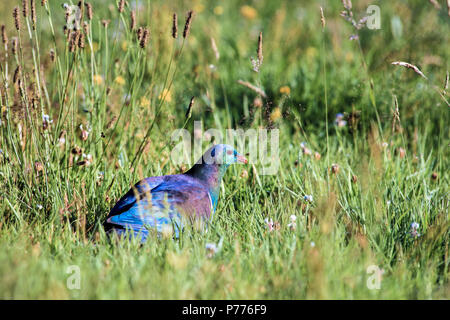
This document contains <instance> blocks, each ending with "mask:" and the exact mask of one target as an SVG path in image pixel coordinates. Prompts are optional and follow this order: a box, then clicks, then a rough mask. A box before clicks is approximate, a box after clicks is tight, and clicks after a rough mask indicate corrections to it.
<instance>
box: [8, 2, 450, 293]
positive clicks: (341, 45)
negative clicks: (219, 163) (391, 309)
mask: <svg viewBox="0 0 450 320" xmlns="http://www.w3.org/2000/svg"><path fill="white" fill-rule="evenodd" d="M65 2H66V3H65V4H64V1H59V0H55V1H45V0H35V1H30V0H28V1H18V0H14V1H2V2H1V3H0V25H1V27H2V29H1V37H2V39H1V40H2V43H1V47H0V105H1V114H0V116H1V118H0V297H1V298H4V299H10V298H25V299H29V298H43V299H49V298H55V299H117V298H120V299H127V298H128V299H142V298H145V299H147V298H148V299H381V298H383V299H429V298H433V299H448V298H449V297H450V285H449V282H448V280H449V270H448V269H449V257H448V246H449V239H450V237H449V216H448V206H449V187H448V183H449V170H448V168H449V158H448V153H449V145H450V144H449V143H450V140H449V130H448V123H449V103H448V99H449V95H448V61H449V58H450V50H449V46H448V43H449V34H450V24H449V22H450V16H449V15H450V12H449V11H448V10H450V8H447V6H446V3H445V1H422V0H411V1H389V2H388V1H383V2H380V1H366V0H361V1H354V2H353V3H352V4H351V5H350V3H351V2H350V1H348V0H347V1H343V2H340V1H269V0H253V1H238V0H227V1H218V0H212V1H206V0H191V1H162V0H156V1H141V0H139V1H138V0H128V1H127V2H125V1H117V2H115V1H106V0H95V1H93V0H91V1H90V2H88V1H84V0H82V1H80V3H78V1H67V0H66V1H65ZM433 3H435V4H433ZM436 3H437V5H436ZM371 4H375V5H378V6H379V8H380V22H381V28H380V29H369V28H367V26H365V25H364V20H363V21H361V20H360V19H362V18H363V17H364V16H366V15H367V14H366V9H367V7H368V6H369V5H371ZM321 7H322V8H323V11H322V12H323V13H322V15H321V9H320V8H321ZM76 8H81V10H80V11H78V10H77V9H76ZM343 11H344V13H343ZM174 14H176V16H174ZM352 17H353V19H354V20H355V23H352V21H351V20H352ZM174 21H175V22H176V24H174ZM359 22H361V23H359ZM186 24H187V26H186ZM174 26H176V27H174ZM393 62H401V63H399V64H397V65H395V64H394V65H393V64H392V63H393ZM404 62H406V63H409V64H405V63H404ZM192 97H195V100H194V102H193V104H190V102H191V98H192ZM189 106H191V108H189ZM200 120H201V121H202V122H203V126H204V129H205V130H206V129H208V128H217V129H219V130H225V129H227V128H235V129H236V128H242V129H244V130H246V129H250V128H253V129H258V128H268V129H278V130H279V132H280V134H279V158H280V166H279V170H278V172H277V174H275V175H261V174H260V171H259V168H258V165H257V164H255V165H252V164H248V165H236V166H233V167H230V168H229V169H228V172H227V174H226V176H225V179H224V181H223V186H222V190H221V194H220V198H219V203H218V208H217V212H216V214H215V215H214V219H213V220H212V222H211V225H210V227H209V231H208V232H207V233H206V234H200V233H195V232H191V233H186V234H185V235H183V236H182V237H181V238H180V239H178V240H173V239H171V238H167V237H165V238H164V237H163V238H157V237H154V239H153V240H152V241H148V242H147V243H145V244H144V245H143V246H141V245H140V244H139V242H138V241H122V242H111V241H109V240H108V237H107V236H106V235H105V232H104V230H103V227H102V224H103V222H104V220H105V218H106V216H107V214H108V212H109V210H110V209H111V207H112V206H113V205H114V204H115V202H116V201H117V200H118V199H119V198H120V197H121V196H122V195H123V194H124V193H125V192H127V191H128V190H129V188H130V186H131V185H133V184H134V183H136V182H137V181H138V180H140V179H142V178H144V177H148V176H155V175H163V174H174V173H181V172H184V171H185V170H186V169H188V168H189V166H190V165H191V164H193V163H194V161H195V160H197V159H191V161H192V162H191V163H187V164H185V165H174V164H173V163H172V161H171V157H170V154H171V149H172V148H173V142H172V141H171V139H170V135H171V132H173V131H174V130H176V129H179V128H186V129H187V130H189V131H190V132H192V135H193V136H194V134H195V133H194V132H193V122H194V121H200ZM209 143H210V142H208V141H205V142H204V145H203V146H204V148H203V150H205V148H206V147H207V146H208V144H209ZM238 151H240V152H242V153H244V154H245V150H238ZM70 266H76V267H77V268H79V270H80V275H81V278H80V279H81V282H80V288H79V289H71V288H70V286H69V287H68V285H67V284H68V283H67V281H68V279H69V277H70V276H71V273H70V270H72V269H70ZM371 266H372V267H371ZM373 266H375V267H373ZM68 270H69V273H68ZM371 270H375V271H371ZM374 272H375V273H374ZM374 275H375V276H376V277H378V276H379V278H377V279H375V280H380V282H379V283H380V286H379V289H376V288H375V289H374V288H371V287H370V285H369V286H368V283H373V281H374ZM375 282H376V281H375Z"/></svg>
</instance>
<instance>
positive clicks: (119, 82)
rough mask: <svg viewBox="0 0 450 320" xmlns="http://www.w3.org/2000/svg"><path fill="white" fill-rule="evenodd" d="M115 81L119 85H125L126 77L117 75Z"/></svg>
mask: <svg viewBox="0 0 450 320" xmlns="http://www.w3.org/2000/svg"><path fill="white" fill-rule="evenodd" d="M114 82H115V83H117V84H118V85H119V86H123V85H124V84H125V79H124V78H123V77H122V76H117V77H116V79H114Z"/></svg>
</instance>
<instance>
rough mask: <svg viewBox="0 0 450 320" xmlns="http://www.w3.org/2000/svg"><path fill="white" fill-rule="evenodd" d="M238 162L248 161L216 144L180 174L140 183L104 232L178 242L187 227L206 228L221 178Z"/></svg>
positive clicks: (118, 205)
mask: <svg viewBox="0 0 450 320" xmlns="http://www.w3.org/2000/svg"><path fill="white" fill-rule="evenodd" d="M237 162H240V163H247V159H246V158H245V157H244V156H242V155H240V154H239V153H238V152H237V151H236V150H234V149H233V148H232V147H231V146H229V145H226V144H218V145H214V146H212V147H211V148H210V149H208V150H207V151H206V152H205V154H204V155H203V156H202V157H201V158H200V160H198V161H197V163H196V164H195V165H194V166H193V167H192V168H191V169H190V170H188V171H187V172H185V173H183V174H175V175H168V176H158V177H150V178H146V179H144V180H142V181H139V182H138V183H137V184H136V185H134V186H133V187H132V188H131V189H130V191H128V192H127V193H126V194H125V195H124V196H123V197H122V198H121V199H120V200H119V201H118V202H117V203H116V205H115V206H114V207H113V208H112V210H111V211H110V213H109V215H108V217H107V219H106V222H105V224H104V227H105V230H106V232H107V233H108V234H111V233H117V234H119V235H123V234H126V233H127V232H128V234H129V235H131V236H140V237H141V238H140V239H141V241H142V242H145V241H146V239H147V237H148V235H149V231H150V230H154V231H156V232H157V234H158V235H161V234H165V233H166V234H171V235H173V236H174V237H175V238H178V237H179V234H180V232H181V231H182V230H183V228H184V227H185V226H186V225H187V224H188V223H190V224H193V225H194V226H196V227H200V228H202V229H203V228H205V227H206V226H207V223H208V221H209V220H210V219H211V217H212V216H213V214H214V212H215V210H216V207H217V201H218V198H219V190H220V183H221V180H222V177H223V176H224V174H225V172H226V170H227V168H228V167H229V166H230V165H231V164H233V163H237Z"/></svg>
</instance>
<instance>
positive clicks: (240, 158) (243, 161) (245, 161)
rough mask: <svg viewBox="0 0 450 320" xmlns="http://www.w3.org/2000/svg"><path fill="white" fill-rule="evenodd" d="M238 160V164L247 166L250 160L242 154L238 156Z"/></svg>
mask: <svg viewBox="0 0 450 320" xmlns="http://www.w3.org/2000/svg"><path fill="white" fill-rule="evenodd" d="M236 159H237V161H238V162H242V163H245V164H247V163H248V160H247V159H246V158H245V157H244V156H243V155H241V154H238V155H237V156H236Z"/></svg>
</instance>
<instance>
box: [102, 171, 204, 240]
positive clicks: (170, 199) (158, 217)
mask: <svg viewBox="0 0 450 320" xmlns="http://www.w3.org/2000/svg"><path fill="white" fill-rule="evenodd" d="M152 182H154V181H152ZM153 186H154V187H153V188H151V189H149V188H148V187H145V186H142V185H141V184H138V186H137V187H136V186H135V188H132V189H131V190H130V191H129V192H128V193H127V194H126V195H125V196H123V197H122V198H121V199H120V201H119V202H118V203H117V204H116V206H114V208H113V209H112V210H111V212H110V214H109V216H108V218H107V223H109V224H112V225H114V226H120V227H121V228H125V229H132V230H133V231H134V232H136V231H141V232H142V233H143V234H144V235H145V236H146V235H147V234H148V229H149V228H154V229H156V230H157V231H158V233H164V232H165V231H169V232H173V233H174V234H175V236H176V237H178V235H179V231H180V230H181V229H182V228H183V226H184V225H185V224H186V220H188V221H190V222H191V223H193V222H196V221H201V222H202V221H206V220H208V218H209V216H210V214H211V200H210V196H209V193H208V191H207V189H206V188H205V187H204V186H202V185H200V184H198V183H195V182H194V181H191V180H186V179H182V178H181V177H180V176H178V177H176V176H167V177H165V178H163V181H160V183H155V184H153ZM198 218H200V219H198ZM201 226H202V224H201Z"/></svg>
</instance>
